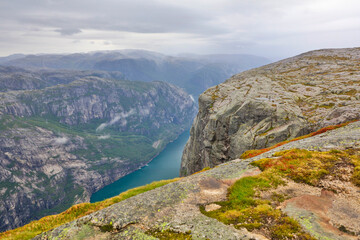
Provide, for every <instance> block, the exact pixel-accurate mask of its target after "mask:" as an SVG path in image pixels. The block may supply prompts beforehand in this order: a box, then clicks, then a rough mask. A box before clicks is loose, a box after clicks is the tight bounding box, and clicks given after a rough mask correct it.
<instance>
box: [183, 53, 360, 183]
mask: <svg viewBox="0 0 360 240" xmlns="http://www.w3.org/2000/svg"><path fill="white" fill-rule="evenodd" d="M359 66H360V48H352V49H329V50H319V51H312V52H308V53H305V54H301V55H299V56H296V57H293V58H289V59H285V60H282V61H279V62H276V63H273V64H269V65H266V66H263V67H260V68H256V69H252V70H249V71H245V72H243V73H240V74H238V75H235V76H233V77H232V78H230V79H228V80H227V81H225V82H224V83H222V84H220V85H218V86H215V87H213V88H210V89H208V90H207V91H205V92H204V93H203V94H201V96H200V98H199V113H198V115H197V117H196V119H195V121H194V124H193V127H192V129H191V136H190V139H189V141H188V143H187V145H186V147H185V150H184V154H183V158H182V163H181V173H180V174H181V175H182V176H185V175H189V174H192V173H194V172H196V171H199V170H201V169H203V168H204V167H214V166H216V165H218V164H221V163H223V162H227V161H229V160H232V159H235V158H238V157H239V156H240V155H241V154H243V153H244V152H245V151H247V150H249V149H261V148H266V147H269V146H272V145H274V144H276V143H278V142H281V141H284V140H288V139H293V138H295V137H297V136H300V135H304V134H307V133H309V132H313V131H316V130H317V129H320V128H322V127H325V126H328V125H333V124H339V123H343V122H346V121H350V120H353V119H359V118H360V67H359Z"/></svg>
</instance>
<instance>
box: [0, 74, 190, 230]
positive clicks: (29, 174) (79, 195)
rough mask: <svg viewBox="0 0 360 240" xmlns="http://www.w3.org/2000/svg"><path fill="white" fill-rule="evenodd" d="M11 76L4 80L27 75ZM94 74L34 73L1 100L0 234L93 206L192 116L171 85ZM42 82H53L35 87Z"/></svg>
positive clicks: (7, 90)
mask: <svg viewBox="0 0 360 240" xmlns="http://www.w3.org/2000/svg"><path fill="white" fill-rule="evenodd" d="M11 71H12V72H11V73H8V75H7V78H8V77H15V76H28V74H30V73H29V72H27V71H25V70H22V71H18V70H17V71H18V72H17V73H16V72H15V73H14V71H15V70H14V69H12V70H11ZM93 74H94V73H93V72H91V73H88V72H82V73H79V72H77V73H73V74H71V72H69V71H67V72H66V73H64V72H61V71H60V72H56V73H50V72H46V73H44V72H43V73H41V74H36V73H31V75H32V76H33V77H32V78H30V79H29V82H26V83H25V84H20V85H9V84H8V85H7V86H6V88H4V91H3V92H1V93H0V132H1V134H0V193H1V194H0V215H1V218H0V231H1V230H7V229H10V228H14V227H18V226H20V225H23V224H25V223H27V222H29V221H30V220H33V219H38V218H40V217H42V216H45V215H49V214H53V213H58V212H61V211H63V210H65V209H67V208H68V207H70V206H71V205H73V204H75V203H80V202H84V201H89V199H90V196H91V194H92V193H93V192H95V191H97V190H99V189H100V188H101V187H103V186H105V185H107V184H109V183H111V182H113V181H115V180H117V179H119V178H120V177H122V176H124V175H126V174H128V173H130V172H132V171H134V170H136V169H138V168H139V167H141V166H143V165H145V164H146V163H148V162H149V161H150V160H151V158H153V157H154V156H155V155H156V154H158V153H159V152H160V151H161V150H162V149H163V148H164V146H165V145H166V144H167V143H168V142H170V141H172V140H174V139H175V138H176V137H177V136H178V135H179V134H180V133H181V132H182V131H184V130H185V129H187V128H188V127H189V126H190V124H191V121H192V119H193V117H194V116H195V112H196V107H195V104H194V102H193V101H192V100H191V98H190V96H189V95H188V94H186V93H185V92H184V91H183V90H181V89H179V88H177V87H175V86H173V85H170V84H167V83H163V82H152V83H143V82H130V81H120V80H115V79H104V78H99V77H95V76H94V75H93ZM44 75H46V76H51V77H49V78H48V79H52V80H53V81H52V82H51V81H50V83H49V82H45V84H42V85H36V84H34V82H42V83H43V81H33V80H34V79H38V80H39V79H40V80H44V79H46V78H45V77H44ZM54 76H56V77H54ZM66 76H71V77H69V78H67V77H66ZM3 77H4V75H3ZM0 78H1V77H0ZM4 78H5V77H4ZM22 79H23V80H24V81H26V79H27V78H26V77H22ZM56 79H60V80H62V81H61V82H57V80H56ZM5 82H8V81H5ZM14 82H16V79H14ZM0 84H1V83H0ZM49 85H50V86H49ZM3 86H4V85H3ZM19 89H20V90H19ZM169 103H171V104H169ZM155 143H156V144H155Z"/></svg>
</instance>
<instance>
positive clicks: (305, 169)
mask: <svg viewBox="0 0 360 240" xmlns="http://www.w3.org/2000/svg"><path fill="white" fill-rule="evenodd" d="M273 156H274V157H277V158H264V159H260V160H258V161H255V162H253V163H252V165H254V166H257V167H259V168H260V169H261V170H263V171H264V170H267V169H269V170H270V171H273V172H274V171H275V172H276V173H277V174H280V175H282V176H285V177H287V178H290V179H292V180H294V181H295V182H302V183H306V184H309V185H313V186H316V185H317V184H318V182H319V181H320V179H321V178H323V177H324V176H326V175H334V176H335V175H336V171H335V170H336V166H338V165H342V164H346V165H348V166H351V167H354V171H353V174H352V176H351V181H352V182H353V183H354V184H355V185H357V186H360V150H359V149H350V150H345V151H339V150H332V151H328V152H318V151H308V150H305V149H292V150H285V151H281V152H277V153H275V154H274V155H273Z"/></svg>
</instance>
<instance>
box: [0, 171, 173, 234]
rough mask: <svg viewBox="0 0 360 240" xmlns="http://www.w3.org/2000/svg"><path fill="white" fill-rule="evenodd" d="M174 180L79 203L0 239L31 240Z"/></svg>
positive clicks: (17, 229)
mask: <svg viewBox="0 0 360 240" xmlns="http://www.w3.org/2000/svg"><path fill="white" fill-rule="evenodd" d="M177 180H178V178H176V179H171V180H163V181H158V182H153V183H150V184H148V185H145V186H142V187H137V188H134V189H131V190H128V191H126V192H123V193H121V194H120V195H118V196H116V197H112V198H109V199H106V200H104V201H101V202H96V203H80V204H77V205H74V206H72V207H71V208H69V209H68V210H66V211H65V212H62V213H60V214H57V215H51V216H46V217H44V218H41V219H40V220H37V221H33V222H31V223H29V224H27V225H25V226H23V227H20V228H16V229H13V230H10V231H7V232H3V233H0V239H8V240H25V239H31V238H33V237H35V236H36V235H39V234H41V233H42V232H46V231H49V230H51V229H53V228H56V227H58V226H60V225H62V224H65V223H68V222H71V221H73V220H75V219H77V218H80V217H83V216H86V215H89V214H91V213H93V212H96V211H99V210H101V209H103V208H106V207H108V206H111V205H113V204H115V203H118V202H120V201H123V200H125V199H128V198H130V197H133V196H136V195H138V194H140V193H144V192H147V191H150V190H152V189H155V188H158V187H161V186H164V185H166V184H168V183H171V182H175V181H177Z"/></svg>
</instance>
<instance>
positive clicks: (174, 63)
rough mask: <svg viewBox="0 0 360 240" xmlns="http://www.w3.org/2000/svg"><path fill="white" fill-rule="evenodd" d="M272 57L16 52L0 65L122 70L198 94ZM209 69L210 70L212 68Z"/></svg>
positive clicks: (132, 77)
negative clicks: (34, 53) (35, 53)
mask: <svg viewBox="0 0 360 240" xmlns="http://www.w3.org/2000/svg"><path fill="white" fill-rule="evenodd" d="M269 62H270V60H269V59H266V58H263V57H258V56H252V55H242V54H212V55H184V56H179V57H174V56H167V55H163V54H161V53H156V52H151V51H145V50H131V49H128V50H120V51H99V52H90V53H74V54H41V55H24V56H22V55H14V56H9V57H6V58H0V64H1V65H4V66H15V67H20V68H25V69H32V70H39V69H53V70H54V69H62V70H63V69H67V70H70V69H71V70H96V71H107V72H121V73H122V75H123V77H124V78H125V79H127V80H132V81H165V82H169V83H172V84H175V85H177V86H179V87H182V88H184V89H185V90H186V91H187V92H188V93H190V94H193V95H195V96H198V95H199V94H200V93H201V92H203V91H204V90H206V89H207V88H209V87H211V86H214V85H216V84H219V83H221V82H223V81H224V80H225V79H227V78H229V77H230V76H232V75H233V74H235V73H238V72H241V71H244V70H247V69H250V68H254V67H259V66H261V65H264V64H267V63H269ZM209 69H210V71H209Z"/></svg>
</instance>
